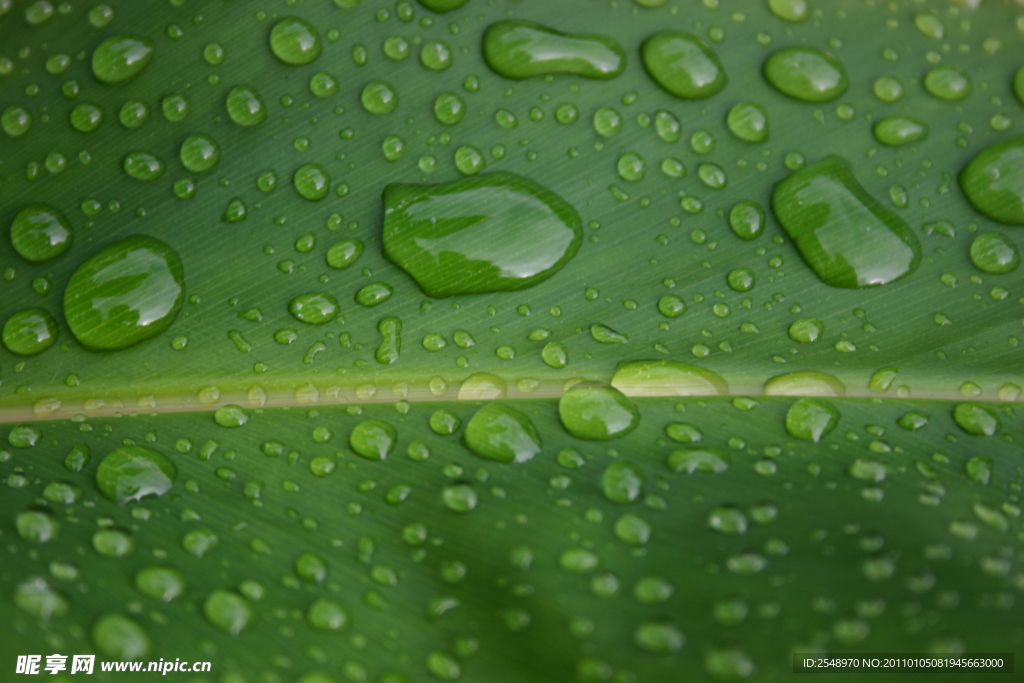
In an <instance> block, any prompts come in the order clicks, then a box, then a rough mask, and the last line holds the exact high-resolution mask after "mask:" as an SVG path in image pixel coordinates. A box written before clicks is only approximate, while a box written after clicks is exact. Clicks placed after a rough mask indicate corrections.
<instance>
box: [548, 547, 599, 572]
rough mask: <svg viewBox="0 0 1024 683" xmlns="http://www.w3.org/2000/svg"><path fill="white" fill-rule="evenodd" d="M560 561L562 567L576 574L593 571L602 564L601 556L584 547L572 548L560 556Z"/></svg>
mask: <svg viewBox="0 0 1024 683" xmlns="http://www.w3.org/2000/svg"><path fill="white" fill-rule="evenodd" d="M558 563H559V564H560V565H561V566H562V569H564V570H566V571H568V572H572V573H574V574H584V573H586V572H590V571H593V570H595V569H597V568H598V566H599V565H600V564H601V558H600V557H598V556H597V555H595V554H594V553H592V552H591V551H589V550H585V549H583V548H571V549H569V550H566V551H565V552H563V553H562V554H561V556H559V558H558Z"/></svg>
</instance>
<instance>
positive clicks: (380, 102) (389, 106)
mask: <svg viewBox="0 0 1024 683" xmlns="http://www.w3.org/2000/svg"><path fill="white" fill-rule="evenodd" d="M359 101H360V102H362V104H363V109H365V110H366V111H368V112H370V113H371V114H390V113H391V112H393V111H394V110H395V109H396V108H397V107H398V93H397V92H395V88H394V87H393V86H392V85H391V84H390V83H388V82H387V81H372V82H370V83H367V84H366V87H364V88H363V92H362V94H361V95H360V96H359Z"/></svg>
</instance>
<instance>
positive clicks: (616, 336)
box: [590, 323, 629, 344]
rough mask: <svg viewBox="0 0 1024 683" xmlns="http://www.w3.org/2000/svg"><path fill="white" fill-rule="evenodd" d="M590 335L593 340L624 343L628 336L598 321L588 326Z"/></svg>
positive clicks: (606, 342) (627, 340)
mask: <svg viewBox="0 0 1024 683" xmlns="http://www.w3.org/2000/svg"><path fill="white" fill-rule="evenodd" d="M590 336H591V337H593V338H594V341H596V342H600V343H602V344H625V343H627V342H629V337H627V336H626V335H624V334H620V333H618V332H616V331H615V330H613V329H612V328H610V327H608V326H607V325H602V324H600V323H594V324H593V325H591V326H590Z"/></svg>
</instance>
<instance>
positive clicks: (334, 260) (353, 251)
mask: <svg viewBox="0 0 1024 683" xmlns="http://www.w3.org/2000/svg"><path fill="white" fill-rule="evenodd" d="M365 249H366V245H365V244H363V241H362V240H361V239H349V240H342V241H340V242H336V243H335V244H334V245H332V246H331V248H330V249H328V250H327V265H329V266H330V267H331V268H337V269H339V270H340V269H342V268H348V267H349V266H351V265H352V264H353V263H355V262H356V259H358V258H359V256H360V255H361V254H362V253H363V251H364V250H365Z"/></svg>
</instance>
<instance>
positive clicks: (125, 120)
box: [118, 100, 149, 129]
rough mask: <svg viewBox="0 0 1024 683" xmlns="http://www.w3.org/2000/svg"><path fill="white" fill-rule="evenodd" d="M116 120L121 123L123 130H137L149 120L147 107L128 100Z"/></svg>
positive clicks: (142, 103) (141, 103)
mask: <svg viewBox="0 0 1024 683" xmlns="http://www.w3.org/2000/svg"><path fill="white" fill-rule="evenodd" d="M118 118H119V119H120V121H121V125H122V126H124V127H125V128H128V129H135V128H138V127H139V126H141V125H142V124H143V123H145V122H146V119H148V118H149V107H147V106H146V103H145V102H139V101H138V100H129V101H128V102H125V103H124V104H123V105H122V106H121V111H120V113H119V114H118Z"/></svg>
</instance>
